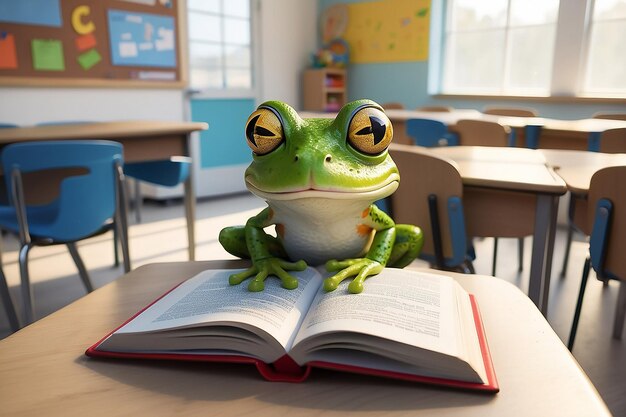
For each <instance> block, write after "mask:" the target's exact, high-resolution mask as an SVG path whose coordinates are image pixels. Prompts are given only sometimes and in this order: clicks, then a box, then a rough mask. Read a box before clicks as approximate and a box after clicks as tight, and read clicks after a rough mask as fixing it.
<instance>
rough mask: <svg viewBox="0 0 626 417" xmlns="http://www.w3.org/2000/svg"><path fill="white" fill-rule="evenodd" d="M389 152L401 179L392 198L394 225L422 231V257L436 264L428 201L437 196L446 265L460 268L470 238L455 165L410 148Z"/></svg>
mask: <svg viewBox="0 0 626 417" xmlns="http://www.w3.org/2000/svg"><path fill="white" fill-rule="evenodd" d="M389 151H390V154H391V157H392V158H393V160H394V162H395V163H396V165H397V166H398V169H399V171H400V176H401V181H400V187H399V188H398V190H397V191H396V192H395V193H394V194H392V196H391V207H392V211H393V218H394V221H395V222H396V223H408V224H414V225H416V226H419V227H420V228H421V229H422V231H423V232H424V237H425V239H424V247H423V249H422V254H421V255H420V257H421V258H422V259H426V260H428V261H430V262H432V263H434V262H435V246H434V240H433V236H434V234H433V230H432V227H431V216H430V212H429V203H428V198H429V196H430V195H434V196H436V197H437V214H438V218H439V225H440V232H441V233H440V236H441V248H442V254H443V257H444V262H445V265H446V266H448V267H453V266H458V265H460V264H461V263H462V262H463V261H464V260H465V255H466V252H467V250H466V249H467V241H466V239H467V237H466V232H465V217H464V215H463V202H462V198H463V183H462V180H461V175H460V174H459V171H458V170H457V168H456V166H455V165H454V162H452V161H449V160H447V159H444V158H440V157H438V156H435V155H432V154H430V153H429V152H428V151H426V150H424V149H420V148H418V147H415V146H411V145H398V144H393V145H392V146H391V147H390V149H389Z"/></svg>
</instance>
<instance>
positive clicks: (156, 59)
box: [108, 10, 176, 68]
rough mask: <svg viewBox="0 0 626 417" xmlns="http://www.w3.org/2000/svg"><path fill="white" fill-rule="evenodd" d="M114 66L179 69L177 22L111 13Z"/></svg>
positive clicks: (142, 14)
mask: <svg viewBox="0 0 626 417" xmlns="http://www.w3.org/2000/svg"><path fill="white" fill-rule="evenodd" d="M108 18H109V36H110V42H111V61H112V62H113V65H126V66H142V67H163V68H175V67H176V38H175V27H174V18H172V17H170V16H161V15H155V14H148V13H133V12H127V11H121V10H109V13H108Z"/></svg>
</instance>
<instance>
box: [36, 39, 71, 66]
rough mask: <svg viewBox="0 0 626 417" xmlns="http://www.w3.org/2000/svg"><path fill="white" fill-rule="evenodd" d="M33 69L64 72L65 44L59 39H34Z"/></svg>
mask: <svg viewBox="0 0 626 417" xmlns="http://www.w3.org/2000/svg"><path fill="white" fill-rule="evenodd" d="M32 52H33V68H34V69H36V70H38V71H64V70H65V58H64V57H63V43H62V42H61V41H60V40H58V39H33V42H32Z"/></svg>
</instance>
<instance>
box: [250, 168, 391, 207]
mask: <svg viewBox="0 0 626 417" xmlns="http://www.w3.org/2000/svg"><path fill="white" fill-rule="evenodd" d="M399 185H400V176H399V175H398V174H393V175H390V176H389V177H388V178H387V180H386V181H385V182H384V183H383V185H381V186H377V187H367V188H353V189H339V188H335V189H331V188H322V187H319V186H315V185H310V186H309V187H303V188H301V189H293V190H289V191H283V192H272V191H264V190H261V189H259V188H257V187H256V186H255V185H254V184H252V183H251V182H250V181H249V178H248V177H246V187H247V188H248V190H250V192H251V193H253V194H254V195H256V196H257V197H260V198H262V199H264V200H270V201H272V200H274V201H275V200H297V199H300V198H328V199H332V200H371V201H376V200H379V199H381V198H385V197H388V196H390V195H391V194H393V193H394V191H396V189H398V186H399Z"/></svg>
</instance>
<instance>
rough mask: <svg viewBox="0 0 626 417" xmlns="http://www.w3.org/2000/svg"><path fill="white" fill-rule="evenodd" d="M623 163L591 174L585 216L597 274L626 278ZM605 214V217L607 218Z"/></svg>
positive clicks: (624, 179) (625, 194)
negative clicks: (589, 230)
mask: <svg viewBox="0 0 626 417" xmlns="http://www.w3.org/2000/svg"><path fill="white" fill-rule="evenodd" d="M624 184H626V166H616V167H609V168H604V169H601V170H599V171H597V172H596V173H595V174H594V175H593V177H591V183H590V186H589V196H588V201H589V207H590V208H591V207H593V208H594V209H593V210H589V214H588V216H587V221H588V226H589V229H591V230H592V232H591V238H590V253H591V263H592V266H593V268H594V269H595V270H596V272H597V273H598V275H599V276H600V277H607V278H614V279H621V280H626V240H624V236H626V187H625V186H624ZM607 213H609V214H608V218H607V217H606V216H607Z"/></svg>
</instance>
